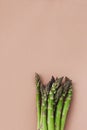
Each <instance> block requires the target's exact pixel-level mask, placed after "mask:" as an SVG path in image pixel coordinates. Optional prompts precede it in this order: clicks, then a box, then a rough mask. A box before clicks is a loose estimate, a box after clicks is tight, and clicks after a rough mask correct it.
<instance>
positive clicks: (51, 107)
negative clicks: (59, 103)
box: [48, 78, 62, 130]
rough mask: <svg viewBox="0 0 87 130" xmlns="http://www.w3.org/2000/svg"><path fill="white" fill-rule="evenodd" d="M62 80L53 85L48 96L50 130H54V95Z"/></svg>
mask: <svg viewBox="0 0 87 130" xmlns="http://www.w3.org/2000/svg"><path fill="white" fill-rule="evenodd" d="M61 82H62V78H59V79H56V81H55V82H54V83H53V84H52V87H51V90H50V92H49V96H48V130H54V94H55V93H56V90H57V88H58V87H59V86H60V84H61Z"/></svg>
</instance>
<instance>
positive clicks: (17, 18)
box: [0, 0, 87, 130]
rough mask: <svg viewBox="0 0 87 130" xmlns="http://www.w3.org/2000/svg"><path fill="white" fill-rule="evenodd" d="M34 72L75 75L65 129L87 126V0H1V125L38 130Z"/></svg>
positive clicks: (80, 129) (8, 128) (15, 129)
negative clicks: (72, 95) (72, 96)
mask: <svg viewBox="0 0 87 130" xmlns="http://www.w3.org/2000/svg"><path fill="white" fill-rule="evenodd" d="M34 72H38V73H40V74H41V76H42V79H43V80H44V82H45V83H46V82H47V81H48V80H49V78H50V77H51V75H55V76H57V75H58V76H61V75H64V76H65V75H67V76H68V77H70V78H71V79H72V80H73V82H74V99H73V102H72V107H71V109H70V114H69V117H68V122H67V125H66V130H87V101H86V100H87V1H86V0H0V130H36V107H35V87H34Z"/></svg>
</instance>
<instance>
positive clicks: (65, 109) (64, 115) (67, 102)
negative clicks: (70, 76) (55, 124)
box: [60, 86, 72, 130]
mask: <svg viewBox="0 0 87 130" xmlns="http://www.w3.org/2000/svg"><path fill="white" fill-rule="evenodd" d="M71 99H72V86H70V88H69V90H68V93H67V96H66V99H65V102H64V106H63V111H62V117H61V129H60V130H64V127H65V122H66V118H67V114H68V110H69V107H70V103H71Z"/></svg>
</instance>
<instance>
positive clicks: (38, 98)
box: [35, 73, 41, 130]
mask: <svg viewBox="0 0 87 130" xmlns="http://www.w3.org/2000/svg"><path fill="white" fill-rule="evenodd" d="M35 83H36V108H37V130H39V129H40V116H41V104H40V99H41V93H40V84H41V81H40V76H39V75H38V74H37V73H35Z"/></svg>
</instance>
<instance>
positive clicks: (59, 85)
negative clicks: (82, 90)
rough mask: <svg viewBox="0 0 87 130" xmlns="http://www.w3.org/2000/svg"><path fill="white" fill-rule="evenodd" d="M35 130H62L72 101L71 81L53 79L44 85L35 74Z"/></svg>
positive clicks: (67, 79)
mask: <svg viewBox="0 0 87 130" xmlns="http://www.w3.org/2000/svg"><path fill="white" fill-rule="evenodd" d="M35 83H36V107H37V130H64V128H65V123H66V119H67V115H68V111H69V107H70V104H71V99H72V81H71V80H70V79H69V78H67V77H65V78H63V77H61V78H58V77H57V78H56V79H55V78H54V77H53V76H52V77H51V80H50V81H49V82H48V83H47V84H46V85H44V84H43V83H42V81H41V79H40V76H39V74H37V73H35Z"/></svg>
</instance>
